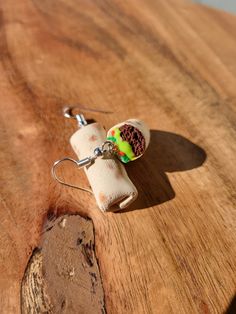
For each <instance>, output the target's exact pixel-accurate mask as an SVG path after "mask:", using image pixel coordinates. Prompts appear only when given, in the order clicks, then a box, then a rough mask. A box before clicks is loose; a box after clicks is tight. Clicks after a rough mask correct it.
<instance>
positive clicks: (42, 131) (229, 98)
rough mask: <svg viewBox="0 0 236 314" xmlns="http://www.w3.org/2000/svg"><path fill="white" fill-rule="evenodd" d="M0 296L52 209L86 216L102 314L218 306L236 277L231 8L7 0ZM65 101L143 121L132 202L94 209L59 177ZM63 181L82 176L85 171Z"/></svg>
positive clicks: (235, 39)
mask: <svg viewBox="0 0 236 314" xmlns="http://www.w3.org/2000/svg"><path fill="white" fill-rule="evenodd" d="M0 8H1V11H0V12H1V19H0V21H1V29H0V95H1V108H0V115H1V116H0V119H1V125H2V130H1V136H0V138H1V147H0V152H1V156H0V161H1V173H0V175H1V180H2V181H1V182H2V183H1V199H2V202H1V207H0V214H1V221H0V239H1V245H0V274H1V276H0V287H1V294H0V308H1V313H4V314H5V313H19V311H20V286H21V280H22V278H23V274H24V271H25V268H26V265H27V263H28V260H29V258H30V256H31V253H32V251H33V249H34V248H35V247H37V246H38V244H39V242H40V237H41V232H42V225H43V222H44V221H45V219H46V215H47V213H49V215H51V214H53V213H54V214H57V215H59V214H62V213H65V212H78V213H80V214H82V215H87V216H89V217H90V218H91V219H92V220H93V223H94V228H95V244H96V255H97V257H98V260H99V265H100V268H101V275H102V280H103V285H104V291H105V302H106V308H107V312H108V313H115V314H119V313H135V314H136V313H181V314H182V313H223V312H224V311H226V310H227V308H228V309H229V311H230V310H232V308H233V307H234V305H235V301H234V300H233V297H234V293H235V286H236V277H235V273H236V221H235V217H236V215H235V183H236V182H235V178H236V168H235V153H236V142H235V136H236V130H235V123H236V110H235V105H236V100H235V99H236V98H235V96H236V89H235V86H236V66H235V56H236V17H235V16H231V15H230V14H227V13H223V12H219V11H216V10H213V9H208V8H206V7H202V6H199V5H194V4H191V3H190V2H186V1H184V0H175V1H174V0H170V1H164V0H162V1H161V0H147V1H146V0H145V1H144V0H131V1H126V2H125V1H118V0H117V1H115V0H111V1H105V0H101V1H81V0H76V1H75V0H60V1H58V0H57V1H56V0H50V1H49V0H31V1H30V0H22V1H13V0H8V1H1V4H0ZM65 103H80V104H84V105H85V106H87V107H89V108H97V109H100V110H105V111H111V113H110V114H102V113H92V112H90V113H89V114H87V117H89V118H93V119H95V120H98V121H100V122H101V123H102V124H103V125H105V126H106V128H109V127H111V126H112V125H114V124H115V123H117V122H119V121H124V120H125V119H126V118H130V117H138V118H140V119H144V120H145V121H146V122H147V123H148V124H149V125H150V127H151V129H152V130H153V131H152V139H151V145H150V148H149V151H148V152H147V154H146V155H145V156H144V157H143V158H142V159H140V160H138V161H137V162H134V163H132V164H130V165H128V171H129V174H130V176H132V178H133V180H134V181H135V182H136V184H137V186H138V188H139V190H140V198H139V200H138V201H137V202H136V204H135V206H133V207H132V210H130V211H126V212H124V213H117V214H112V213H108V214H104V213H101V212H100V211H99V210H98V209H97V207H96V204H95V202H94V199H93V198H91V197H90V196H89V195H88V194H86V193H84V192H80V191H74V190H71V189H67V188H64V187H61V186H59V185H57V184H56V183H55V182H53V180H52V179H51V176H50V167H51V165H52V163H53V161H54V160H56V159H57V158H59V157H62V156H66V155H72V150H71V148H70V146H69V142H68V139H69V137H70V135H71V134H72V133H73V132H74V131H75V130H76V125H75V124H73V123H72V122H71V121H68V120H65V119H64V118H63V117H62V115H61V108H62V106H63V105H64V104H65ZM67 176H68V180H70V182H71V181H72V180H75V181H76V179H77V180H79V182H80V183H81V182H82V183H81V184H86V179H85V176H84V174H83V172H82V171H81V172H80V171H74V169H73V171H72V169H68V170H67ZM50 213H51V214H50Z"/></svg>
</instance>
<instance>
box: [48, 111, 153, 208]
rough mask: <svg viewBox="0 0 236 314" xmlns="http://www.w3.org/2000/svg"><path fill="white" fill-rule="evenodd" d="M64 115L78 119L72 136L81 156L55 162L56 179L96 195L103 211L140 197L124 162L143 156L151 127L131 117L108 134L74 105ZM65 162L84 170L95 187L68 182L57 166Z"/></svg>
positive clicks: (127, 204)
mask: <svg viewBox="0 0 236 314" xmlns="http://www.w3.org/2000/svg"><path fill="white" fill-rule="evenodd" d="M64 116H65V117H66V118H72V119H76V120H77V123H78V127H79V129H78V130H77V131H76V132H75V133H74V134H73V135H72V136H71V138H70V143H71V146H72V148H73V150H74V151H75V153H76V155H77V156H78V158H79V159H78V160H75V159H72V158H69V157H66V158H63V159H60V160H58V161H56V162H55V163H54V165H53V167H52V176H53V178H54V179H55V180H57V181H58V182H59V183H61V184H63V185H66V186H69V187H73V188H77V189H80V190H83V191H87V192H90V193H92V194H94V196H95V199H96V201H97V204H98V206H99V208H100V209H101V210H103V211H107V210H113V211H115V210H120V209H123V208H126V207H127V206H129V205H130V204H131V203H132V202H133V201H134V200H135V199H136V198H137V196H138V191H137V189H136V187H135V186H134V184H133V183H132V181H131V180H130V178H129V177H128V175H127V172H126V170H125V167H124V164H126V163H128V162H129V161H133V160H136V159H137V158H140V157H141V156H142V155H143V154H144V152H145V150H146V149H147V147H148V145H149V142H150V130H149V129H148V127H147V126H146V124H145V123H144V122H143V121H141V120H138V119H129V120H127V121H124V122H121V123H118V124H116V125H115V126H113V127H112V128H111V129H109V131H108V132H107V133H106V131H105V129H104V128H103V127H102V126H101V125H100V124H99V123H97V122H95V123H90V124H88V122H87V121H86V120H85V118H84V116H83V115H82V114H73V108H65V109H64ZM65 161H70V162H72V163H74V164H75V165H76V166H78V167H79V168H84V169H85V173H86V175H87V178H88V181H89V183H90V186H91V189H92V190H89V189H87V188H83V187H79V186H75V185H73V184H69V183H66V182H64V181H63V180H61V179H60V178H59V177H58V176H57V172H56V170H57V167H58V166H59V164H61V163H62V162H65Z"/></svg>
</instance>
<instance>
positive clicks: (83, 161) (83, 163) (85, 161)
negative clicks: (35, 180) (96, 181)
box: [52, 157, 93, 194]
mask: <svg viewBox="0 0 236 314" xmlns="http://www.w3.org/2000/svg"><path fill="white" fill-rule="evenodd" d="M64 161H70V162H73V163H75V164H76V166H78V167H79V168H82V167H84V166H86V165H90V164H91V163H92V158H91V157H87V158H84V159H81V160H80V161H79V160H75V159H73V158H69V157H65V158H62V159H60V160H57V161H56V162H54V164H53V166H52V176H53V178H54V179H55V180H56V181H57V182H59V183H60V184H62V185H65V186H69V187H71V188H75V189H78V190H81V191H85V192H89V193H91V194H93V192H92V191H91V190H90V189H87V188H83V187H80V186H78V185H74V184H70V183H66V182H65V181H63V180H61V179H60V178H59V177H58V176H57V173H56V169H57V167H58V165H59V164H61V163H62V162H64Z"/></svg>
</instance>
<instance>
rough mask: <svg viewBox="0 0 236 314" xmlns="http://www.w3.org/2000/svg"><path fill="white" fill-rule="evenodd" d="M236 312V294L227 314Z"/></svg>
mask: <svg viewBox="0 0 236 314" xmlns="http://www.w3.org/2000/svg"><path fill="white" fill-rule="evenodd" d="M235 313H236V295H235V296H234V297H233V298H232V300H231V302H230V304H229V307H228V308H227V310H226V311H225V314H235Z"/></svg>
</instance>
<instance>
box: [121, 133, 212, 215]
mask: <svg viewBox="0 0 236 314" xmlns="http://www.w3.org/2000/svg"><path fill="white" fill-rule="evenodd" d="M205 160H206V152H205V151H204V150H203V149H202V148H201V147H199V146H198V145H196V144H194V143H192V142H191V141H189V140H188V139H186V138H185V137H183V136H181V135H178V134H175V133H170V132H165V131H159V130H151V141H150V145H149V148H148V149H147V152H146V153H145V155H144V156H143V157H142V158H140V159H139V160H137V161H135V162H134V163H130V164H128V165H127V171H128V174H129V176H130V178H131V180H132V181H133V182H134V184H135V185H136V187H137V189H138V191H139V197H138V199H137V201H136V202H135V203H134V204H133V205H131V207H130V208H129V209H128V210H127V211H131V210H135V209H142V208H147V207H150V206H155V205H158V204H162V203H164V202H166V201H169V200H171V199H173V198H174V197H175V191H174V189H173V188H172V186H171V184H170V181H169V179H168V177H167V175H166V172H178V171H187V170H191V169H194V168H197V167H199V166H201V165H202V164H203V163H204V161H205Z"/></svg>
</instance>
